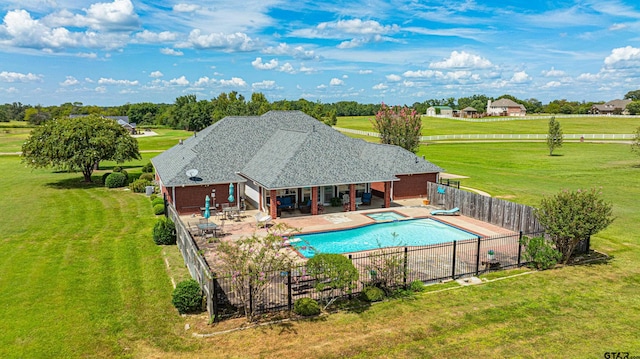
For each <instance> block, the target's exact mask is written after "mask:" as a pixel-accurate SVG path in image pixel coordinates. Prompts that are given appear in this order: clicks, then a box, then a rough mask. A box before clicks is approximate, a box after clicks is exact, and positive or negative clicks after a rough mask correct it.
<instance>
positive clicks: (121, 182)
mask: <svg viewBox="0 0 640 359" xmlns="http://www.w3.org/2000/svg"><path fill="white" fill-rule="evenodd" d="M126 184H127V176H126V175H125V174H124V173H122V172H113V173H111V174H109V175H108V176H107V179H105V181H104V185H105V186H107V187H108V188H118V187H124V186H125V185H126Z"/></svg>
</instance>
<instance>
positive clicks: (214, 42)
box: [178, 29, 256, 51]
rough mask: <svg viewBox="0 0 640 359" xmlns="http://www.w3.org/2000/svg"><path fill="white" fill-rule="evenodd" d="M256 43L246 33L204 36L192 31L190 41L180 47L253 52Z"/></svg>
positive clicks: (196, 30)
mask: <svg viewBox="0 0 640 359" xmlns="http://www.w3.org/2000/svg"><path fill="white" fill-rule="evenodd" d="M255 46H256V44H255V42H254V41H253V40H252V39H251V38H250V37H249V36H248V35H247V34H245V33H242V32H236V33H233V34H224V33H215V34H207V35H204V34H202V31H201V30H199V29H194V30H191V33H189V40H188V42H186V43H181V44H179V45H178V47H194V48H197V49H223V50H225V51H251V50H253V49H254V48H255Z"/></svg>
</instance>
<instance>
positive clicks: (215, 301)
mask: <svg viewBox="0 0 640 359" xmlns="http://www.w3.org/2000/svg"><path fill="white" fill-rule="evenodd" d="M209 283H211V287H210V288H211V300H212V301H213V313H209V314H210V315H213V321H214V322H215V323H217V322H218V321H219V320H220V316H219V315H218V290H217V289H216V287H217V284H218V280H217V278H216V275H215V274H214V273H211V279H210V280H209ZM209 319H211V318H209Z"/></svg>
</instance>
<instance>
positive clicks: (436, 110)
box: [427, 106, 453, 117]
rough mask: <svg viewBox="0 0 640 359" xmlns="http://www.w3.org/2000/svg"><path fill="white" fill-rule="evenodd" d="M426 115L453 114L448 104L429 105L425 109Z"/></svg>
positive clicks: (449, 115)
mask: <svg viewBox="0 0 640 359" xmlns="http://www.w3.org/2000/svg"><path fill="white" fill-rule="evenodd" d="M427 116H431V117H435V116H448V117H451V116H453V109H452V108H451V107H449V106H431V107H429V108H428V109H427Z"/></svg>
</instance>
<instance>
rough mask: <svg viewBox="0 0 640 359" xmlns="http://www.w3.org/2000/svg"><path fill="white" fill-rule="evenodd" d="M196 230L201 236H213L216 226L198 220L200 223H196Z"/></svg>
mask: <svg viewBox="0 0 640 359" xmlns="http://www.w3.org/2000/svg"><path fill="white" fill-rule="evenodd" d="M198 229H199V230H200V233H202V235H206V234H207V233H213V235H214V236H215V235H216V231H217V229H218V225H217V224H215V223H213V222H209V221H208V220H206V219H200V222H199V223H198Z"/></svg>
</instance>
